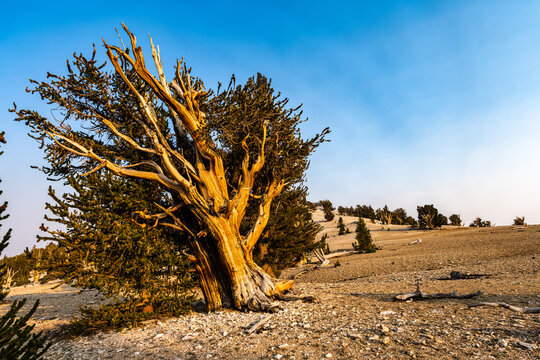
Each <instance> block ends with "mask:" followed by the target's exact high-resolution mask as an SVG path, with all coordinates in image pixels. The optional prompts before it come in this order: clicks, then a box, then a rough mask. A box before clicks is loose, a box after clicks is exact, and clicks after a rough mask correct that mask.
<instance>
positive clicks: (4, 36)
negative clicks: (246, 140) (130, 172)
mask: <svg viewBox="0 0 540 360" xmlns="http://www.w3.org/2000/svg"><path fill="white" fill-rule="evenodd" d="M291 3H292V4H291ZM45 4H46V5H45ZM538 19H540V3H539V2H536V1H519V2H508V1H496V0H491V1H459V0H457V1H385V2H383V1H378V2H375V1H365V2H353V1H351V2H332V3H330V2H317V1H309V2H307V1H295V2H285V1H274V2H268V3H267V4H266V5H264V4H260V3H257V4H255V2H212V1H206V2H199V3H197V4H196V3H195V2H183V1H177V2H170V3H168V2H159V1H154V2H130V3H129V5H128V3H123V2H112V1H108V2H99V1H98V2H86V3H80V4H79V3H75V2H63V3H62V2H49V3H42V2H24V3H21V4H14V2H13V3H12V4H7V5H3V11H2V13H1V14H0V50H1V53H2V56H1V57H0V78H1V79H2V85H1V86H0V129H2V130H5V131H6V139H7V140H8V144H7V145H5V146H3V150H4V151H5V154H4V155H3V156H2V157H0V177H1V178H2V180H3V182H2V184H1V185H0V186H1V187H2V189H3V190H4V194H3V198H4V199H7V200H8V201H9V202H10V206H9V212H10V213H11V218H10V219H9V221H8V222H7V224H6V226H10V227H13V238H12V241H11V242H12V244H11V246H10V248H9V249H8V253H16V252H20V251H21V250H22V249H23V248H24V247H26V246H31V245H32V244H33V242H34V239H35V234H36V233H37V231H38V230H37V228H38V226H39V224H40V223H41V222H42V217H43V214H44V202H45V201H46V200H47V196H46V189H47V186H48V184H47V182H46V180H45V178H44V176H43V175H42V174H41V173H39V172H37V171H35V170H31V169H30V168H29V166H30V165H31V164H40V162H41V158H42V154H41V153H40V151H39V150H38V149H37V148H36V144H35V143H33V142H32V141H31V139H29V138H27V136H26V129H24V126H23V125H22V124H15V123H14V122H13V121H12V119H13V116H12V114H10V113H8V111H7V109H8V108H10V107H11V104H12V102H13V101H15V102H16V103H17V105H18V106H19V107H30V108H35V109H38V110H41V111H43V112H44V114H48V113H49V110H48V109H47V107H46V106H45V105H44V104H41V103H40V102H39V99H38V98H37V97H36V96H31V95H29V94H26V93H25V88H26V86H28V79H29V78H34V79H37V80H41V79H44V77H45V75H46V72H47V71H50V72H53V73H63V72H64V71H65V60H66V59H67V58H69V57H70V56H71V54H72V53H73V52H84V53H89V52H90V51H91V46H92V43H95V44H96V45H97V48H98V52H100V53H101V56H102V58H103V59H104V56H103V48H102V46H101V38H105V39H106V40H107V41H109V42H113V43H115V42H117V41H118V39H117V35H116V32H115V30H114V27H118V28H120V23H121V22H125V23H126V24H127V25H128V26H129V27H130V29H131V30H132V31H133V32H134V33H135V34H136V35H137V36H138V38H139V41H140V42H141V44H143V46H146V45H147V44H148V41H147V34H151V35H152V37H153V39H154V42H155V43H157V44H159V45H160V48H161V54H162V57H163V59H164V62H165V66H166V67H167V68H169V69H170V72H169V73H171V72H172V66H173V64H174V61H175V60H176V59H177V58H179V57H181V56H183V57H184V59H185V60H186V61H187V62H188V64H189V65H191V66H192V67H193V71H194V73H195V74H196V75H198V76H200V77H201V78H202V79H203V80H204V81H205V83H206V85H207V86H208V87H215V85H216V84H217V82H218V81H222V82H227V81H228V79H229V77H230V75H231V74H233V73H234V74H236V76H237V78H238V79H240V80H245V79H246V78H247V77H248V76H250V75H253V74H255V73H257V72H262V73H264V74H266V75H267V76H269V77H271V78H272V79H273V84H274V87H275V88H276V89H278V90H280V91H281V92H282V93H283V94H284V95H285V96H287V97H289V98H290V99H291V104H300V103H303V104H304V106H303V109H304V113H305V114H306V116H308V117H309V119H310V120H309V121H308V122H307V123H306V124H305V126H304V129H303V130H304V132H305V135H306V136H310V135H313V134H314V133H315V132H316V131H320V130H321V129H323V128H324V127H326V126H329V127H330V128H331V129H332V134H331V136H330V138H331V140H332V142H330V143H325V144H324V145H323V146H321V147H320V148H319V150H318V151H317V153H316V154H315V155H314V156H313V158H312V161H311V168H310V170H309V172H308V174H307V181H308V186H309V188H310V194H311V195H310V199H311V200H319V199H322V198H328V199H330V200H332V201H333V202H334V203H335V204H336V205H338V204H341V205H355V204H372V205H373V206H374V207H382V206H383V205H385V204H388V205H389V206H390V208H392V209H393V208H397V207H404V208H405V209H406V210H407V211H408V212H409V213H410V214H411V215H413V216H415V215H416V211H415V209H416V205H419V204H426V203H429V204H431V203H433V204H434V205H435V206H436V207H437V208H438V209H439V210H440V211H442V212H443V213H444V214H446V215H450V214H452V213H459V214H461V215H462V218H463V219H464V220H465V221H467V223H468V222H470V221H471V220H472V219H473V218H474V217H476V216H480V217H482V218H484V219H488V220H491V221H492V222H495V223H496V224H499V225H503V224H510V223H511V222H512V219H513V218H514V217H515V216H518V215H519V216H525V217H526V221H527V222H529V223H540V211H539V208H540V207H539V205H538V204H540V191H539V189H538V184H539V180H540V161H539V159H540V145H539V142H538V138H539V137H540V121H539V120H540V101H539V100H540V42H539V41H538V39H540V22H539V21H538Z"/></svg>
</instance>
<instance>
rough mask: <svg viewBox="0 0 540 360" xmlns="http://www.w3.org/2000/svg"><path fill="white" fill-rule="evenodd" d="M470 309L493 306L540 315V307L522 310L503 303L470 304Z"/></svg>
mask: <svg viewBox="0 0 540 360" xmlns="http://www.w3.org/2000/svg"><path fill="white" fill-rule="evenodd" d="M467 306H468V307H469V308H473V307H478V306H491V307H503V308H505V309H508V310H512V311H517V312H519V313H522V314H538V313H540V307H532V308H522V307H518V306H514V305H509V304H506V303H502V302H495V303H492V302H480V303H476V304H468V305H467Z"/></svg>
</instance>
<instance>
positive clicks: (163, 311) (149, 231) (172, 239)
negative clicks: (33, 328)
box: [40, 172, 195, 330]
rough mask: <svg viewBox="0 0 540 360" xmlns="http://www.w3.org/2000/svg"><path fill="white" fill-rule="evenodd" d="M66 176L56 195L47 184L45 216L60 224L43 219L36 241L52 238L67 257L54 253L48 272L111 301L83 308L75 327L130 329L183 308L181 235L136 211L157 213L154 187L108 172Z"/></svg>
mask: <svg viewBox="0 0 540 360" xmlns="http://www.w3.org/2000/svg"><path fill="white" fill-rule="evenodd" d="M67 180H68V183H69V185H70V186H71V187H72V188H73V189H74V192H73V193H67V194H64V195H62V196H61V197H59V196H57V195H56V193H55V192H54V190H53V189H52V188H49V195H50V196H51V198H52V199H53V200H54V203H48V204H47V209H48V210H49V211H50V212H51V213H52V215H53V216H47V217H46V219H47V220H48V221H49V222H56V223H58V224H61V225H63V226H64V227H65V228H66V230H57V228H58V227H55V228H54V229H51V228H49V227H46V226H45V225H42V230H44V231H46V232H48V235H47V236H42V237H40V239H41V240H50V241H55V242H56V243H57V244H58V247H59V249H61V250H63V252H64V253H66V254H69V256H66V257H65V258H64V259H62V260H61V261H58V258H53V261H51V262H49V264H48V265H49V271H54V272H55V273H57V274H58V275H59V277H60V278H62V279H63V280H64V281H66V282H67V283H70V284H72V285H74V286H77V287H81V288H83V289H97V290H99V291H100V292H102V293H103V294H104V295H105V296H107V297H109V298H112V299H113V300H114V301H113V303H112V304H108V305H104V306H103V307H102V308H100V309H97V310H96V309H83V311H82V315H83V317H82V319H81V320H79V321H78V323H77V324H76V326H75V328H81V329H87V330H92V329H99V328H122V327H129V326H133V325H135V324H137V323H138V322H140V321H142V320H146V319H149V318H155V317H160V316H164V315H170V316H173V315H174V316H176V315H180V314H183V313H186V312H187V311H189V310H190V305H189V304H190V303H191V302H192V301H193V299H194V295H193V288H194V286H195V282H194V279H193V277H192V273H191V272H190V271H189V270H190V268H191V264H190V263H189V261H188V259H187V257H186V255H184V254H183V251H185V249H186V240H185V239H184V238H182V237H178V233H176V232H174V231H172V230H170V229H168V228H163V227H157V226H154V224H152V223H146V222H144V220H140V219H138V218H137V217H136V214H137V213H138V212H142V211H149V210H150V211H152V210H153V211H155V212H159V208H158V206H157V205H159V203H158V202H159V201H163V200H162V199H163V197H162V194H161V193H160V191H159V189H158V188H157V187H156V186H155V185H154V184H151V183H145V182H142V181H139V180H134V179H129V180H128V179H125V178H120V177H116V176H114V175H112V174H110V173H108V172H103V173H100V172H95V173H93V174H91V175H89V176H86V177H77V178H75V177H68V179H67ZM156 204H157V205H156ZM164 205H165V204H163V206H164ZM138 220H140V221H141V222H137V221H138ZM120 295H121V296H120Z"/></svg>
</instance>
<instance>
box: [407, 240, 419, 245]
mask: <svg viewBox="0 0 540 360" xmlns="http://www.w3.org/2000/svg"><path fill="white" fill-rule="evenodd" d="M421 242H422V239H420V238H418V239H416V240H414V241H411V242H410V243H408V244H407V245H414V244H419V243H421Z"/></svg>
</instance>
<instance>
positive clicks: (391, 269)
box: [2, 214, 540, 359]
mask: <svg viewBox="0 0 540 360" xmlns="http://www.w3.org/2000/svg"><path fill="white" fill-rule="evenodd" d="M315 216H316V217H315V219H316V220H317V221H321V224H322V225H324V226H325V227H326V229H325V232H328V233H329V236H330V237H329V239H328V242H329V245H330V248H331V249H332V250H337V249H349V248H351V243H352V241H353V239H354V227H355V225H354V224H353V222H354V221H355V220H356V219H355V218H349V217H344V220H345V223H346V225H347V226H348V227H349V229H350V230H351V231H352V234H348V235H343V236H337V235H336V236H334V235H335V233H336V232H337V229H336V225H335V224H334V222H337V218H336V219H335V220H334V222H332V223H329V222H325V221H322V218H318V214H315ZM368 226H369V227H370V230H371V231H372V236H373V238H374V242H375V244H376V245H377V246H379V247H381V250H379V251H377V252H376V253H373V254H356V255H351V256H346V257H340V258H333V259H332V260H331V266H330V267H326V268H320V269H314V267H315V265H314V264H310V265H306V266H307V267H308V268H310V269H312V268H313V269H312V270H311V271H309V272H307V273H305V274H303V275H301V276H299V277H298V278H297V284H296V286H295V289H296V291H297V292H300V293H308V294H313V295H315V296H316V297H317V299H318V300H317V301H316V302H313V303H302V302H287V303H284V304H283V308H284V309H283V311H281V312H278V313H276V314H272V315H270V318H268V319H266V320H267V322H266V323H265V324H264V325H263V326H262V327H261V329H260V331H256V332H253V333H252V334H246V333H245V330H246V329H247V328H249V326H250V324H252V323H253V322H255V321H257V320H259V319H261V318H262V317H264V316H266V315H264V314H259V313H250V312H248V313H240V312H235V311H221V312H217V313H214V314H205V313H193V314H191V315H188V316H185V317H182V318H179V319H168V320H162V321H151V322H148V323H145V324H144V325H143V326H141V327H140V328H138V329H133V330H128V331H122V332H112V333H103V334H96V335H94V336H89V337H83V338H76V339H71V340H62V341H58V342H56V343H55V344H54V345H53V347H52V348H51V350H50V352H49V355H48V358H49V359H125V358H132V359H138V358H141V359H142V358H152V359H323V358H324V359H331V358H334V359H410V358H418V359H433V358H440V359H465V358H471V359H473V358H477V359H495V358H501V359H538V358H540V350H539V348H538V346H539V344H540V315H539V314H522V313H518V312H514V311H510V310H507V309H503V308H491V307H478V308H470V309H469V308H468V307H467V304H470V303H475V302H479V301H490V302H492V301H496V302H505V303H509V304H513V305H517V306H520V307H538V306H540V290H539V289H540V264H539V259H540V258H539V256H540V226H527V227H512V226H508V227H495V228H447V229H443V230H435V231H407V230H406V228H405V227H399V226H390V230H387V229H388V226H387V225H384V229H382V228H383V226H382V225H380V224H368ZM417 238H421V239H422V241H421V242H420V243H418V244H415V245H408V243H409V242H411V241H413V240H415V239H417ZM336 262H338V263H339V264H340V266H335V263H336ZM301 270H302V269H301V268H293V269H288V270H286V271H284V272H283V274H282V277H285V278H286V277H290V276H293V275H294V274H296V273H298V272H299V271H301ZM451 271H459V272H461V273H470V274H483V275H486V276H483V277H479V278H475V279H464V280H443V279H444V278H448V277H449V275H450V272H451ZM418 281H420V284H421V285H420V286H421V290H422V291H424V292H427V293H451V292H452V291H454V290H455V291H457V294H463V293H471V292H475V291H483V292H484V293H485V294H484V295H481V296H479V297H477V298H475V299H438V300H437V299H436V300H425V301H412V302H394V301H392V299H393V297H394V296H395V295H397V294H400V293H405V292H409V291H413V290H415V288H416V285H415V284H416V283H417V282H418ZM23 296H25V297H28V298H30V299H35V298H40V299H41V301H42V302H41V304H42V306H41V307H40V309H39V310H38V312H37V313H36V314H35V316H34V319H35V322H36V324H37V326H38V328H42V329H53V330H54V329H59V325H61V324H65V323H67V322H68V320H69V319H70V318H71V317H72V316H76V315H77V312H76V310H77V306H78V304H79V303H89V302H94V303H98V302H100V301H102V298H101V296H99V295H97V294H96V293H94V292H83V293H82V294H78V293H77V292H76V289H72V288H69V287H67V286H61V287H60V288H58V289H56V290H51V289H50V285H41V286H36V287H32V286H28V287H25V288H15V289H13V290H12V292H11V295H10V299H16V298H20V297H23ZM7 306H8V305H2V309H4V310H5V309H6V308H7Z"/></svg>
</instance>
